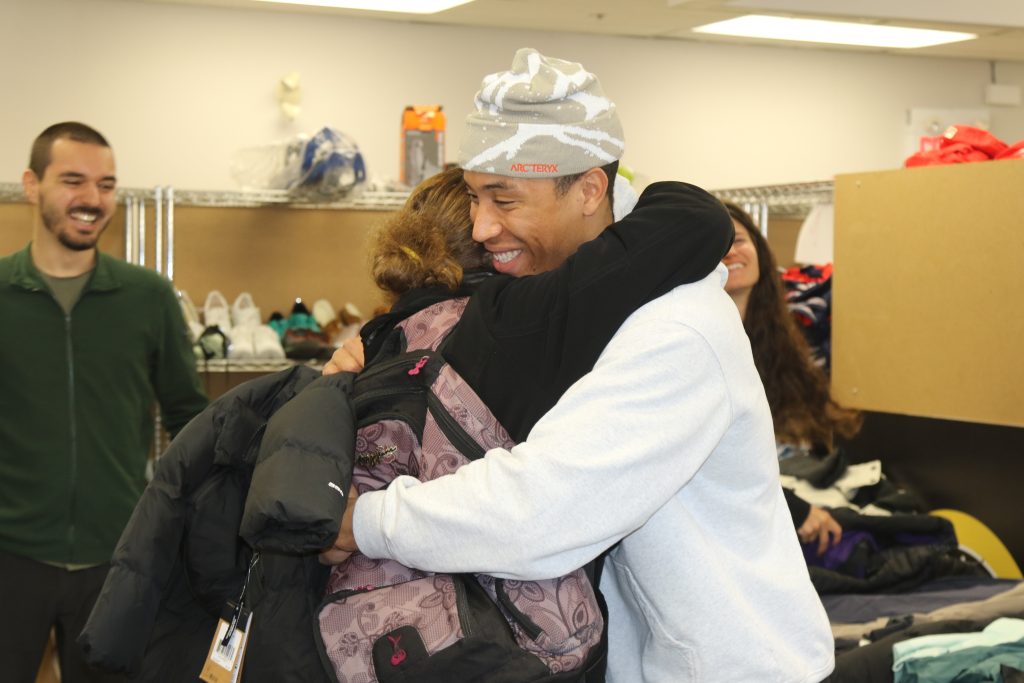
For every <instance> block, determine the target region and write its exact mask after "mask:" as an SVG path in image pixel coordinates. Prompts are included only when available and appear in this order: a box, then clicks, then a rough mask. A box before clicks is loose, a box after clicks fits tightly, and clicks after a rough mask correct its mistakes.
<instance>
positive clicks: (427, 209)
mask: <svg viewBox="0 0 1024 683" xmlns="http://www.w3.org/2000/svg"><path fill="white" fill-rule="evenodd" d="M469 207H470V199H469V193H468V191H467V189H466V185H465V183H464V182H463V180H462V169H457V168H456V169H451V170H448V171H442V172H441V173H438V174H436V175H434V176H431V177H430V178H427V179H426V180H424V181H423V182H422V183H420V184H419V185H417V186H416V188H415V189H414V190H413V191H412V193H411V194H410V195H409V198H408V199H407V200H406V202H405V206H404V207H402V209H401V210H400V211H399V212H398V213H396V214H395V215H394V216H392V217H391V218H390V219H389V220H388V221H387V222H386V223H385V224H384V225H383V226H382V227H381V229H380V230H379V231H378V232H377V233H376V235H375V236H374V238H373V244H372V246H371V249H370V252H371V253H372V255H373V263H372V265H371V273H372V275H373V280H374V282H376V283H377V286H378V287H380V288H381V289H382V290H383V291H384V294H385V296H386V297H387V299H388V305H389V306H390V305H391V304H393V303H394V302H395V301H396V300H397V299H398V297H400V296H401V295H402V294H404V293H406V292H408V291H410V290H412V289H417V288H421V287H431V286H438V285H440V286H443V287H447V288H448V289H451V290H455V289H457V288H458V287H459V285H460V284H461V283H462V276H463V273H464V272H465V271H466V270H469V269H473V268H479V267H482V266H484V265H487V264H488V263H489V259H488V255H487V252H486V250H484V248H483V247H482V246H481V245H480V244H478V243H476V242H474V241H473V235H472V232H473V224H472V222H471V221H470V218H469Z"/></svg>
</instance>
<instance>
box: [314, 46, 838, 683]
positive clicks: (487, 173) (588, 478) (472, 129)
mask: <svg viewBox="0 0 1024 683" xmlns="http://www.w3.org/2000/svg"><path fill="white" fill-rule="evenodd" d="M622 151H623V136H622V129H621V125H620V124H619V121H618V117H617V115H616V112H615V106H614V104H613V103H612V102H611V101H610V100H609V99H608V98H607V97H606V96H605V95H604V93H603V91H602V89H601V86H600V84H599V83H598V81H597V78H596V77H594V76H593V74H591V73H588V72H587V71H586V70H585V69H584V68H583V67H582V66H581V65H579V64H576V63H573V62H569V61H564V60H561V59H553V58H549V57H545V56H543V55H541V54H540V53H538V52H537V51H536V50H531V49H522V50H519V51H518V52H517V53H516V56H515V59H514V61H513V64H512V68H511V69H510V70H509V71H505V72H501V73H497V74H493V75H490V76H487V77H486V78H485V79H484V81H483V85H482V88H481V89H480V91H479V93H478V94H477V97H476V107H475V111H474V112H473V113H472V114H471V115H470V116H469V117H468V119H467V122H466V129H465V132H464V135H463V140H462V145H461V148H460V152H459V161H460V163H461V164H462V166H463V168H464V169H465V180H466V185H467V186H468V188H469V192H470V196H471V197H472V199H473V203H472V209H471V214H472V217H473V237H474V239H476V240H477V241H479V242H481V243H482V244H483V245H484V246H485V248H486V249H487V250H488V251H489V252H490V253H491V255H492V258H493V263H494V268H495V269H496V270H498V271H499V272H502V273H507V274H510V275H514V276H522V275H531V274H534V273H544V272H547V271H551V270H552V269H556V268H558V267H559V266H560V265H561V264H562V263H563V262H565V261H566V259H567V258H568V257H570V256H573V254H574V253H575V252H576V250H577V249H578V248H579V247H580V246H581V245H582V244H583V243H584V242H586V241H588V240H591V239H593V238H595V237H597V236H598V235H600V234H601V233H602V231H604V230H605V228H607V227H608V226H609V224H610V223H611V222H612V217H613V213H612V197H611V189H612V178H614V176H615V166H616V164H617V161H618V159H619V158H620V157H621V155H622ZM678 185H682V184H681V183H679V184H678ZM693 189H696V188H693ZM615 199H616V202H618V201H619V199H621V198H620V197H618V196H616V198H615ZM723 211H724V209H723ZM698 220H699V219H698ZM705 220H709V221H710V220H713V219H712V218H711V216H710V215H708V214H705ZM609 232H610V233H611V234H612V236H611V239H610V240H608V241H609V242H613V241H615V240H616V239H617V238H616V237H615V233H613V232H612V231H609ZM605 237H606V235H602V236H601V238H602V240H604V239H605ZM600 241H601V240H598V242H600ZM589 246H590V245H588V247H589ZM584 251H585V250H581V251H580V254H578V255H576V256H575V257H574V258H573V259H571V260H570V261H569V262H568V263H567V264H566V268H559V269H558V270H556V271H555V272H554V273H553V275H556V276H557V275H559V274H562V273H563V271H570V272H571V275H572V279H571V280H570V282H571V283H573V284H574V285H579V286H578V287H576V290H579V289H581V288H582V291H583V292H585V291H586V289H585V287H582V285H583V283H586V282H587V281H588V279H591V278H595V277H600V275H601V274H602V273H601V272H600V271H598V269H592V270H588V268H587V266H588V263H592V262H588V261H587V260H586V258H583V256H584ZM627 255H628V257H629V258H630V260H631V262H632V264H633V265H635V263H637V262H639V261H644V262H647V263H650V262H651V261H650V260H649V259H652V258H653V255H651V254H649V253H648V254H646V258H645V254H644V253H633V252H628V251H627ZM620 265H621V264H620ZM705 272H706V271H705ZM727 278H728V271H727V270H726V269H725V267H724V266H722V265H719V266H718V268H716V270H715V271H714V272H712V273H711V274H710V275H708V276H707V277H705V278H704V279H701V280H699V281H695V282H692V284H684V285H681V286H678V287H676V288H675V289H672V290H671V291H669V292H668V293H667V294H664V295H663V296H661V297H660V298H657V299H655V300H654V301H651V302H650V303H648V304H647V305H645V306H643V307H641V308H640V309H639V310H637V311H636V312H634V313H633V315H632V316H630V317H629V318H628V319H627V320H626V322H625V323H624V324H623V325H622V326H621V327H620V328H619V330H618V332H616V333H615V336H614V337H613V338H612V340H611V341H610V342H609V343H608V345H607V346H606V347H605V348H604V351H603V352H601V354H600V357H599V358H598V360H597V362H596V364H595V365H594V366H593V370H592V371H591V372H590V373H589V374H587V375H586V376H584V377H583V378H582V379H580V380H579V381H577V382H576V383H575V384H573V385H572V386H571V387H570V388H569V389H568V391H566V392H565V393H564V394H563V395H562V396H561V398H560V399H559V400H558V401H557V403H556V404H554V407H553V408H551V409H550V410H549V411H548V412H547V413H546V414H545V415H543V417H540V418H539V420H535V421H534V422H532V423H531V426H532V428H530V429H529V431H528V433H527V434H522V433H517V430H516V429H515V428H514V427H515V425H513V424H511V423H506V418H505V417H500V419H501V420H502V423H503V425H504V426H505V427H506V429H508V431H509V433H510V434H511V435H512V436H513V438H517V439H520V438H522V437H523V436H526V437H527V438H526V440H525V441H522V442H521V443H519V445H517V446H515V447H514V448H512V449H511V450H507V449H503V448H493V449H491V450H489V451H488V452H487V454H486V456H485V457H483V458H479V459H477V460H474V461H473V462H471V463H469V464H467V465H464V466H463V467H461V468H460V469H459V470H458V471H457V472H456V473H455V474H453V475H451V476H444V477H440V478H439V479H436V480H434V481H429V482H420V481H418V480H416V479H413V478H412V477H399V478H398V479H396V480H395V481H394V482H392V484H391V485H389V486H388V487H387V488H386V489H384V490H382V491H374V492H368V493H365V494H363V495H360V496H358V500H357V501H355V503H354V504H353V499H354V498H355V496H352V497H350V501H349V507H348V510H347V511H346V513H345V518H344V519H343V520H342V533H341V534H340V535H339V537H338V541H337V542H336V545H335V548H337V550H338V551H339V552H340V554H339V555H336V556H335V557H333V558H332V557H326V558H325V559H326V560H329V561H334V562H337V561H341V560H343V559H345V558H347V556H348V554H349V553H350V551H351V549H352V548H358V549H359V550H360V551H361V552H362V553H363V554H364V555H366V556H367V557H371V558H390V559H394V560H397V561H399V562H401V563H402V564H404V565H406V566H408V567H416V568H417V569H421V570H425V571H434V572H466V573H479V574H490V575H492V576H496V577H500V578H506V579H515V580H518V581H522V582H523V584H522V585H523V590H526V591H529V590H530V588H529V586H530V583H529V582H530V581H531V580H533V579H543V578H551V577H558V576H563V575H565V574H566V573H568V572H570V571H573V570H574V569H576V568H578V567H582V566H585V565H586V564H587V563H588V562H590V561H592V560H594V559H595V558H598V557H600V556H601V554H602V553H604V552H606V551H607V558H606V559H605V561H604V573H603V575H602V577H601V582H600V587H601V591H602V592H603V593H604V595H605V598H606V601H607V604H608V670H607V679H606V680H607V681H608V683H678V682H679V681H711V680H718V681H766V680H771V681H777V682H779V683H797V682H800V683H813V682H814V681H821V680H823V679H824V678H825V677H826V676H828V674H829V673H830V672H831V670H832V668H833V665H834V658H833V641H832V636H831V631H830V628H829V624H828V619H827V617H826V615H825V612H824V609H823V608H822V605H821V602H820V600H819V599H818V597H817V594H816V593H815V591H814V588H813V586H812V585H811V582H810V578H809V576H808V571H807V567H806V564H805V562H804V559H803V555H802V552H801V550H800V546H799V542H798V540H797V537H796V534H795V533H794V529H793V524H792V521H791V519H790V517H789V512H788V508H787V506H786V503H785V499H784V497H783V494H782V489H781V487H780V486H779V479H778V460H777V456H776V451H775V441H774V433H773V428H772V418H771V414H770V411H769V408H768V403H767V400H766V399H765V397H764V389H763V387H762V385H761V381H760V378H759V376H758V374H757V370H756V368H755V367H754V364H753V361H752V360H751V355H750V345H749V341H748V339H747V336H746V333H745V332H744V330H743V326H742V322H741V321H740V319H739V316H738V315H737V314H736V307H735V305H734V304H733V303H732V299H730V298H729V296H728V295H727V294H726V293H725V291H724V285H725V282H726V280H727ZM494 280H496V279H494ZM492 281H493V280H492ZM506 282H507V280H506ZM545 282H550V280H548V279H547V278H546V277H544V276H542V277H539V278H528V279H527V283H524V284H523V287H525V288H529V287H530V286H531V284H532V283H537V284H536V288H538V289H540V288H543V286H544V283H545ZM576 290H572V291H569V292H568V293H566V294H565V296H567V297H572V296H574V295H577V296H578V295H579V291H576ZM502 291H503V290H499V291H498V293H497V294H494V293H493V292H491V293H488V294H487V295H485V296H477V295H474V297H473V298H472V299H471V301H470V303H469V305H468V306H467V312H466V314H464V316H463V320H462V322H460V325H459V326H457V327H456V329H455V331H453V335H452V337H455V336H456V333H458V332H460V327H463V326H464V325H463V324H464V323H465V322H466V319H467V316H468V315H469V313H470V312H471V311H473V310H481V309H482V310H484V311H485V316H486V317H487V319H488V320H489V321H496V322H494V326H492V327H491V328H488V327H487V326H486V325H480V326H478V327H470V328H469V329H471V330H479V333H477V334H470V335H468V336H471V337H473V339H470V340H466V339H465V337H466V336H467V335H466V334H462V335H461V337H463V339H462V340H461V341H460V340H458V339H454V338H449V339H448V340H446V348H445V351H444V355H445V358H446V359H447V360H448V361H449V363H450V364H451V366H452V367H453V368H454V369H455V370H456V371H457V372H459V373H460V374H461V375H462V376H463V377H464V378H466V379H467V381H468V382H470V384H472V385H473V386H474V389H476V390H477V393H478V394H479V395H480V396H481V398H483V400H484V401H485V402H486V403H487V405H488V406H489V407H490V408H491V410H492V412H494V414H495V415H499V416H500V415H502V412H501V411H499V410H496V409H495V405H497V404H498V403H499V402H502V401H503V402H504V403H505V404H509V402H513V403H514V402H515V401H516V400H517V397H522V396H523V395H524V393H523V389H522V386H523V382H524V381H527V380H524V378H522V377H518V376H515V375H513V374H512V373H504V374H503V372H502V368H501V366H502V363H500V362H499V363H495V362H494V359H493V358H491V357H490V356H489V355H488V354H490V353H491V349H493V348H494V346H493V345H492V344H491V341H492V339H493V336H494V334H495V332H494V331H493V330H494V329H499V330H500V331H501V334H502V335H504V336H503V341H505V342H507V341H508V339H513V340H516V343H518V344H521V345H525V344H526V343H527V342H526V340H527V339H532V337H531V335H536V331H537V329H541V330H544V329H548V328H546V327H544V324H545V321H546V320H547V316H548V315H549V311H547V310H544V309H543V308H542V307H540V306H533V307H530V306H523V305H522V302H513V301H510V300H508V299H506V298H504V297H503V296H502V295H501V292H502ZM520 291H521V290H520ZM481 300H483V303H481ZM605 305H609V303H608V302H606V303H605ZM517 316H518V320H517V321H516V324H515V325H511V326H510V325H508V324H507V323H508V320H509V318H515V317H517ZM567 318H569V319H568V320H567V321H566V322H565V323H564V326H562V327H560V328H559V331H560V332H563V333H564V338H561V337H559V338H557V339H555V338H552V339H550V340H549V341H550V343H551V344H553V345H557V344H563V343H566V340H567V339H568V340H576V343H577V344H578V345H579V346H582V345H584V344H585V341H584V340H586V339H587V336H586V335H587V327H588V324H589V325H590V326H591V327H592V326H593V324H594V321H593V320H589V319H587V318H586V316H585V315H581V314H577V315H575V316H574V315H568V316H567ZM488 335H491V336H490V337H489V336H488ZM574 348H575V347H574ZM460 356H461V357H462V358H470V359H471V360H472V361H476V364H475V366H474V363H473V362H469V363H466V362H464V361H460V360H458V358H459V357H460ZM337 358H338V356H337V355H336V356H335V360H336V359H337ZM499 360H500V358H499ZM332 362H333V361H332ZM482 362H483V363H485V364H486V365H487V366H488V369H487V370H486V372H485V373H483V374H481V373H474V369H475V368H476V367H479V366H480V364H481V363H482ZM495 365H497V366H499V367H498V368H497V369H495V368H494V366H495ZM510 365H512V364H510ZM344 369H355V368H354V367H346V368H344ZM550 371H551V373H553V374H557V373H558V372H559V368H550ZM475 380H477V381H479V380H489V383H490V384H491V385H492V387H491V388H490V390H489V391H482V390H481V389H480V388H479V387H478V386H477V384H474V381H475ZM495 385H496V389H495ZM521 403H523V401H522V398H518V404H521ZM518 404H516V405H518ZM529 411H530V407H526V408H524V409H523V410H522V411H521V413H522V412H526V413H529ZM521 413H520V414H521ZM513 414H515V413H513ZM587 680H590V679H589V678H588V679H587ZM598 680H600V679H598Z"/></svg>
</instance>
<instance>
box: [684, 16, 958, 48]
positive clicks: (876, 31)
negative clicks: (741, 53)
mask: <svg viewBox="0 0 1024 683" xmlns="http://www.w3.org/2000/svg"><path fill="white" fill-rule="evenodd" d="M693 30H694V31H695V32H697V33H710V34H715V35H723V36H737V37H743V38H767V39H769V40H795V41H800V42H808V43H828V44H832V45H861V46H865V47H892V48H904V49H913V48H917V47H930V46H932V45H943V44H945V43H956V42H960V41H963V40H971V39H973V38H977V37H978V36H977V35H975V34H973V33H960V32H957V31H935V30H932V29H923V28H906V27H903V26H881V25H878V24H858V23H854V22H846V21H825V20H822V19H796V18H790V17H773V16H767V15H761V14H748V15H746V16H742V17H736V18H735V19H728V20H726V21H718V22H715V23H713V24H705V25H704V26H698V27H696V28H694V29H693Z"/></svg>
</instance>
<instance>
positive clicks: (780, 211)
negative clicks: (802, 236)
mask: <svg viewBox="0 0 1024 683" xmlns="http://www.w3.org/2000/svg"><path fill="white" fill-rule="evenodd" d="M832 190H833V185H832V181H831V180H822V181H817V182H811V183H788V184H783V185H762V186H760V187H738V188H730V189H724V190H713V191H712V192H711V194H713V195H715V196H716V197H718V198H719V199H721V200H723V201H730V202H732V203H734V204H738V205H739V206H740V207H741V208H742V209H743V210H744V211H746V212H747V213H749V214H750V215H751V217H752V218H753V219H754V222H755V223H756V224H757V227H758V228H759V229H760V230H761V233H762V234H764V235H766V236H767V234H768V217H769V215H771V216H779V217H783V218H804V217H806V216H807V214H808V213H809V212H810V210H811V209H812V208H813V207H815V206H817V205H819V204H829V203H831V202H832Z"/></svg>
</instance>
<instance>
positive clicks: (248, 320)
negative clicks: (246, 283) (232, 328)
mask: <svg viewBox="0 0 1024 683" xmlns="http://www.w3.org/2000/svg"><path fill="white" fill-rule="evenodd" d="M231 321H232V322H233V323H234V324H235V325H246V326H249V327H259V325H260V324H261V323H262V322H263V318H262V317H261V316H260V309H259V307H258V306H257V305H256V304H254V303H253V301H252V294H250V293H249V292H242V293H241V294H239V295H238V297H237V298H236V299H235V303H233V304H231Z"/></svg>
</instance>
